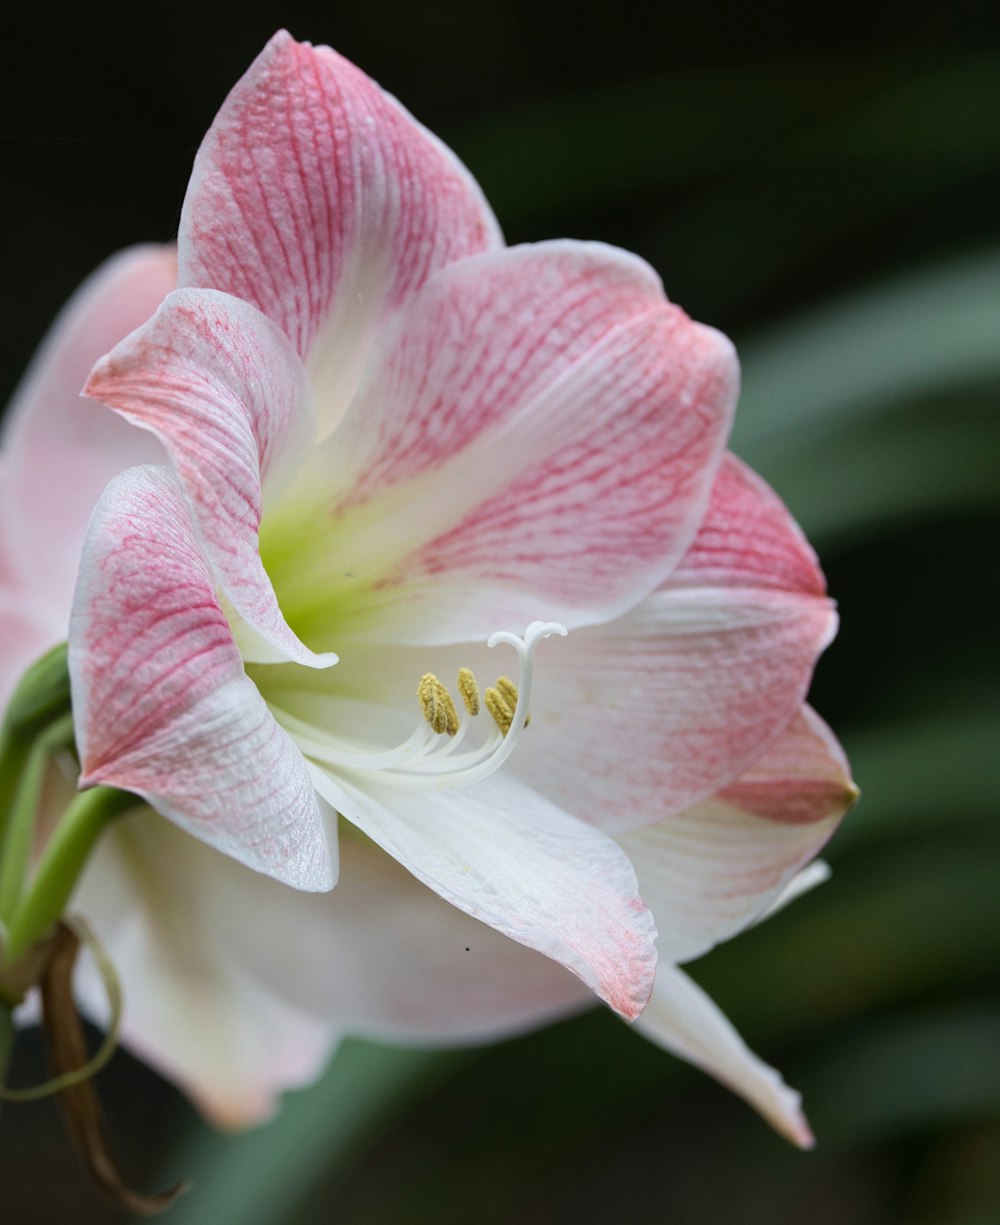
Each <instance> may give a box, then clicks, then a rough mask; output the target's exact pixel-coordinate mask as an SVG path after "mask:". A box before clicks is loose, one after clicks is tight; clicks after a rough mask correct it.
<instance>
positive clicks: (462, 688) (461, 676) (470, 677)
mask: <svg viewBox="0 0 1000 1225" xmlns="http://www.w3.org/2000/svg"><path fill="white" fill-rule="evenodd" d="M458 692H459V695H460V696H461V699H462V704H463V705H464V707H465V709H466V710H467V711H468V712H469V714H470V715H473V716H475V715H478V714H479V686H478V685H477V684H476V678H475V675H474V674H473V671H472V669H471V668H459V670H458Z"/></svg>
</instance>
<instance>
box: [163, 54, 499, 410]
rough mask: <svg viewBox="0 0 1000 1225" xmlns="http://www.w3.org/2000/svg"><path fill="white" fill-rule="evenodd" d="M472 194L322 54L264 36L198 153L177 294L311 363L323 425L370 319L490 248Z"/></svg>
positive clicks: (407, 124)
mask: <svg viewBox="0 0 1000 1225" xmlns="http://www.w3.org/2000/svg"><path fill="white" fill-rule="evenodd" d="M500 241H501V240H500V235H499V230H498V227H497V224H496V221H495V219H494V217H493V215H492V213H491V212H490V210H489V208H488V206H487V205H486V202H485V201H484V199H483V197H482V194H481V192H480V190H479V188H478V186H477V185H476V184H475V182H474V181H473V179H472V177H471V176H470V175H469V173H468V171H467V170H466V169H465V168H464V167H463V166H462V165H461V163H460V162H459V161H458V159H457V158H456V157H455V156H454V155H453V154H452V153H451V152H450V151H449V150H448V149H446V148H445V147H444V146H443V145H442V144H441V143H440V142H439V141H438V140H437V139H436V138H435V137H434V136H432V135H431V134H430V133H429V132H427V131H426V129H424V128H423V127H422V126H421V125H420V124H418V123H417V122H416V121H415V120H414V119H413V118H412V117H411V116H410V115H409V114H408V113H407V112H406V111H405V110H404V109H403V108H402V107H401V106H400V105H399V103H398V102H396V101H395V99H393V98H391V97H389V96H388V95H387V94H385V93H383V91H382V90H381V89H379V87H378V86H377V85H376V84H375V83H374V82H373V81H371V80H370V79H369V78H368V77H366V76H365V74H364V73H362V72H361V71H359V69H357V68H355V67H354V65H353V64H350V63H348V61H347V60H345V59H343V58H342V57H341V56H339V55H338V54H337V53H336V52H335V51H332V50H331V49H330V48H329V47H311V46H309V45H308V44H301V43H296V42H294V41H293V40H292V38H291V37H290V36H289V35H288V34H287V33H286V32H284V31H282V32H281V33H279V34H276V35H275V36H274V38H272V39H271V41H270V42H269V43H268V45H267V46H266V47H265V48H264V50H263V51H262V52H261V54H260V55H259V56H258V57H257V59H256V60H255V61H254V63H253V64H252V65H251V67H250V69H249V70H248V71H247V73H246V74H245V75H244V77H243V78H242V80H240V81H239V82H238V83H237V85H236V86H235V88H234V89H233V90H232V92H231V93H230V95H229V97H228V98H227V99H226V101H225V103H224V104H223V106H222V109H221V110H220V112H219V114H218V116H217V117H216V119H215V122H214V123H213V124H212V127H211V129H210V130H209V132H208V134H207V135H206V137H205V139H204V141H203V142H202V146H201V149H200V150H199V153H198V157H197V159H196V161H195V165H194V172H193V174H192V176H191V184H190V187H189V188H188V193H187V197H186V199H185V201H184V209H183V212H182V214H181V225H180V282H181V284H182V285H192V286H211V287H213V288H216V289H223V290H225V291H227V292H228V293H232V294H235V295H236V296H237V297H240V298H243V299H245V300H246V301H248V302H252V303H253V304H254V305H256V306H258V307H259V308H260V309H261V310H262V311H263V312H264V313H265V314H267V315H269V316H270V317H271V318H272V319H273V320H274V321H275V322H276V323H278V324H279V325H280V326H281V327H282V328H283V329H284V330H285V332H286V333H287V334H288V335H289V337H290V338H291V340H292V343H293V344H294V346H295V348H296V350H297V351H298V353H299V354H300V356H302V357H306V356H309V358H310V369H311V373H312V374H313V378H314V382H315V384H316V385H317V387H318V388H319V389H321V391H322V393H323V394H322V395H321V396H320V397H319V398H318V401H317V402H318V403H319V404H320V405H321V406H322V407H323V410H324V412H325V413H326V416H327V420H326V421H325V422H324V424H323V432H324V433H326V432H328V431H329V429H330V428H332V426H333V424H334V423H335V421H336V417H337V414H338V412H340V411H343V409H344V408H346V406H347V403H348V402H349V400H350V394H351V389H352V387H353V385H354V382H355V381H356V379H357V376H358V373H359V372H360V370H361V367H362V365H363V363H364V359H365V354H366V351H367V348H368V345H369V344H370V341H371V338H372V336H373V335H374V332H375V330H376V328H377V325H378V323H379V320H380V319H381V317H382V316H383V314H384V313H385V312H386V311H387V310H390V309H392V308H393V307H394V306H396V305H397V304H398V303H399V302H401V301H402V300H403V299H405V298H406V297H407V296H408V295H409V294H411V293H412V292H413V291H414V290H415V289H417V288H418V287H419V286H420V285H421V284H423V282H424V281H425V280H426V279H427V277H428V276H429V275H430V273H431V272H432V271H433V270H434V269H435V268H438V267H440V266H442V265H443V264H445V263H448V262H449V261H451V260H455V259H460V258H461V257H463V256H466V255H470V254H472V253H474V252H476V251H481V250H484V249H486V248H488V247H491V246H497V245H499V244H500Z"/></svg>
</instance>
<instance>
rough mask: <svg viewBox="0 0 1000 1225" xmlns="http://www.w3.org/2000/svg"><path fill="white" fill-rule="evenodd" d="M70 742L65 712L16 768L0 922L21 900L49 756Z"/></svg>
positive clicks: (2, 858) (0, 864)
mask: <svg viewBox="0 0 1000 1225" xmlns="http://www.w3.org/2000/svg"><path fill="white" fill-rule="evenodd" d="M72 743H73V716H72V714H69V713H67V714H64V715H61V716H60V717H59V718H57V719H56V720H55V722H54V723H51V724H50V725H49V726H48V727H47V728H46V729H45V730H44V731H43V732H42V733H41V734H40V735H39V736H38V737H37V739H36V740H35V741H34V743H33V744H32V745H31V747H30V749H29V750H28V753H27V757H26V758H25V761H24V764H23V768H22V769H21V771H20V779H19V785H18V787H17V790H16V793H15V795H14V799H13V803H12V804H11V805H10V806H9V807H8V810H7V811H8V817H7V822H6V831H5V835H4V839H3V842H2V843H0V919H3V920H4V922H7V921H9V919H10V918H11V916H12V915H13V914H14V912H15V910H16V909H17V905H18V903H19V902H20V900H21V892H22V889H23V887H24V878H25V874H26V872H27V870H28V859H29V858H30V855H31V844H32V839H33V836H34V832H35V822H36V818H37V815H38V808H39V803H40V800H41V794H42V787H43V786H44V783H45V771H46V768H47V767H48V764H49V758H50V757H51V755H52V753H53V752H54V751H55V750H56V749H57V748H59V747H60V746H62V745H68V744H72Z"/></svg>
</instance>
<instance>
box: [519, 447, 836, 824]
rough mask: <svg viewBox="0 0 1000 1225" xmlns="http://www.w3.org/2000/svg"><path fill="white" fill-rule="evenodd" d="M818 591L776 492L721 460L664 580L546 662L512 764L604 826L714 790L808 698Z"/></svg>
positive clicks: (653, 815)
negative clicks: (688, 540) (692, 535)
mask: <svg viewBox="0 0 1000 1225" xmlns="http://www.w3.org/2000/svg"><path fill="white" fill-rule="evenodd" d="M737 512H738V514H737ZM730 514H731V515H733V518H732V519H730V518H729V517H728V516H729V515H730ZM823 592H824V584H823V578H822V575H821V574H820V573H819V570H818V569H817V568H816V565H815V559H814V558H813V555H812V552H811V550H810V549H809V547H808V545H807V544H806V543H805V541H804V540H803V538H802V534H801V532H800V531H799V529H798V526H797V525H796V524H795V523H794V521H793V520H792V519H791V517H790V516H789V514H788V512H787V511H786V510H785V508H784V507H783V506H782V504H781V502H780V501H779V500H778V498H777V497H776V496H775V494H774V493H773V492H772V491H771V490H770V489H769V488H768V487H767V486H766V485H765V484H764V482H763V481H761V480H760V479H759V478H758V477H756V476H754V474H752V473H751V472H749V470H748V469H746V468H745V467H744V466H743V465H742V464H740V463H739V461H737V460H735V459H733V457H731V456H728V457H726V460H725V462H724V463H723V465H722V467H721V468H720V470H719V475H718V477H717V479H716V482H715V485H714V487H713V490H712V497H711V500H710V503H709V509H708V511H707V512H706V515H705V518H704V521H703V524H702V527H701V528H700V530H699V532H698V535H697V537H696V539H695V541H694V543H693V544H692V546H691V548H690V549H689V550H688V552H687V553H686V555H685V556H684V558H683V559H682V561H681V562H680V564H679V565H678V566H677V568H676V570H675V571H674V573H673V574H672V575H671V577H670V578H669V579H668V580H667V582H665V583H664V584H663V585H662V586H661V587H660V589H659V590H658V591H657V592H655V593H654V594H653V595H652V596H650V597H649V598H648V599H647V600H645V601H644V602H643V603H642V604H641V605H639V607H637V608H636V609H634V610H633V611H632V612H630V613H628V614H627V615H626V616H624V617H621V618H619V619H618V620H617V621H614V622H613V623H611V624H609V625H606V626H599V627H594V628H589V629H584V630H579V631H577V632H576V633H574V634H570V636H569V638H568V639H567V640H566V641H565V642H564V643H560V644H559V648H558V650H553V651H551V652H549V653H548V654H547V655H546V657H545V659H544V660H543V661H541V662H540V666H539V667H538V669H537V671H536V677H535V693H534V697H533V702H532V706H533V712H534V721H533V724H532V729H533V734H532V735H531V736H525V737H524V739H523V741H522V745H521V747H519V749H518V753H517V754H516V756H515V757H514V759H513V763H512V767H513V769H514V770H515V771H516V772H517V773H518V775H519V776H520V777H523V778H524V779H526V781H528V782H529V783H530V784H531V785H533V786H535V787H536V788H538V789H539V790H540V791H542V792H543V794H545V795H547V796H548V797H549V798H551V799H552V800H553V801H554V802H555V803H557V804H559V805H560V806H561V807H563V808H566V809H568V810H569V811H570V812H575V813H578V814H580V815H581V816H583V817H584V818H585V819H587V820H593V821H595V822H598V823H599V824H600V825H601V827H602V828H603V829H605V830H608V831H609V832H612V833H622V832H624V831H626V830H628V829H635V828H638V827H640V826H643V825H648V824H652V823H655V822H657V821H660V820H662V819H663V818H664V817H665V816H667V815H668V814H670V813H674V812H679V811H680V810H682V809H684V808H687V807H689V806H690V805H692V804H695V803H697V802H698V801H699V800H702V799H704V798H706V797H707V796H711V795H713V794H715V793H716V792H717V791H719V790H720V789H721V788H723V787H725V786H727V785H728V784H729V783H731V782H732V781H733V779H735V778H736V777H737V776H738V775H740V774H741V773H742V772H743V771H744V770H746V769H747V768H749V767H750V766H751V765H752V764H753V762H754V761H756V759H757V758H758V757H760V755H761V754H762V753H763V752H764V751H765V750H766V749H767V748H768V746H769V745H770V744H772V743H773V741H774V740H775V739H776V738H777V736H778V735H780V733H781V732H782V731H784V729H785V728H786V727H787V726H788V725H789V723H790V722H791V720H792V719H793V717H794V716H795V714H796V713H797V712H798V710H799V708H800V707H801V705H802V702H803V701H804V699H805V695H806V692H807V690H808V687H809V682H810V679H811V677H812V671H813V667H814V665H815V662H816V659H817V657H818V656H819V654H820V652H821V651H822V650H823V649H824V647H825V646H826V645H827V644H828V643H829V641H830V639H831V638H832V636H833V634H834V631H835V627H836V616H835V613H834V611H833V607H832V605H831V604H830V602H829V601H828V600H827V599H826V597H825V595H824V594H823ZM536 728H537V733H535V731H534V729H536ZM546 729H551V734H550V735H548V736H546V735H545V734H544V733H545V731H546Z"/></svg>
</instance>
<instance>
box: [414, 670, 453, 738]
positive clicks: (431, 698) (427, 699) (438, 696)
mask: <svg viewBox="0 0 1000 1225" xmlns="http://www.w3.org/2000/svg"><path fill="white" fill-rule="evenodd" d="M417 697H418V698H419V699H420V709H421V710H422V711H423V712H424V718H425V719H426V720H427V722H428V723H429V724H430V725H431V727H432V728H433V729H434V731H436V732H437V733H438V734H441V733H443V732H447V733H448V735H449V736H454V735H455V733H456V732H457V731H458V711H457V710H456V709H455V703H454V702H453V701H452V699H451V694H450V693H449V692H448V690H447V689H445V687H444V685H442V684H441V682H440V681H439V680H438V678H437V677H436V676H435V675H434V673H433V672H425V673H424V674H423V676H422V677H421V678H420V683H419V684H418V685H417Z"/></svg>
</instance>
